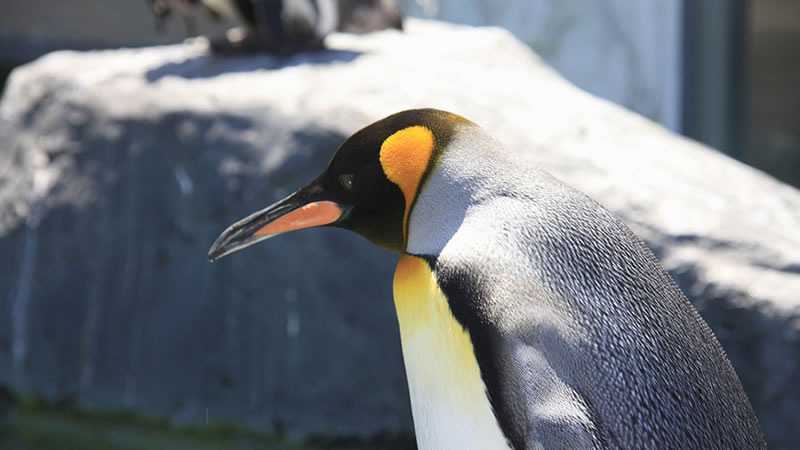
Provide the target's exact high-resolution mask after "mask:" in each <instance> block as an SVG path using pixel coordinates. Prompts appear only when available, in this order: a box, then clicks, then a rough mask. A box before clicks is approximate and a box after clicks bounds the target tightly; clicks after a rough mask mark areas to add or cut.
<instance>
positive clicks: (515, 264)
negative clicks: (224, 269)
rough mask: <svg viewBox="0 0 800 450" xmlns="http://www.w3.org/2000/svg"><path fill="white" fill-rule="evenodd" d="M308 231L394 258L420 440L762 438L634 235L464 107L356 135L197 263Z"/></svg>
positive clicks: (580, 443) (675, 442)
mask: <svg viewBox="0 0 800 450" xmlns="http://www.w3.org/2000/svg"><path fill="white" fill-rule="evenodd" d="M318 226H328V227H339V228H345V229H348V230H352V231H355V232H356V233H358V234H360V235H362V236H364V237H365V238H367V239H368V240H370V241H372V242H374V243H375V244H378V245H380V246H382V247H385V248H387V249H390V250H393V251H395V252H397V253H399V255H400V257H399V261H398V263H397V268H396V271H395V274H394V303H395V307H396V310H397V318H398V323H399V327H400V336H401V342H402V350H403V359H404V363H405V367H406V373H407V379H408V386H409V392H410V396H411V407H412V414H413V419H414V428H415V431H416V437H417V443H418V446H419V448H420V449H421V450H511V449H513V450H530V449H561V448H570V449H583V448H631V449H632V448H637V449H645V448H648V449H649V448H652V449H656V448H657V449H754V448H766V444H765V442H764V438H763V435H762V433H761V430H760V428H759V424H758V420H757V419H756V416H755V414H754V412H753V408H752V406H751V405H750V402H749V400H748V398H747V396H746V394H745V393H744V390H743V388H742V385H741V382H740V381H739V378H738V377H737V375H736V373H735V372H734V370H733V367H732V366H731V364H730V362H729V361H728V358H727V356H726V355H725V352H724V351H723V349H722V347H721V346H720V344H719V342H718V341H717V339H716V338H715V336H714V335H713V334H712V332H711V330H710V329H709V327H708V325H706V323H705V322H704V321H703V320H702V319H701V318H700V316H699V315H698V313H697V311H696V310H695V309H694V307H693V306H692V305H691V304H690V303H689V301H688V300H687V299H686V297H684V295H683V294H682V293H681V291H680V289H679V288H678V287H677V286H676V284H675V283H674V281H673V280H672V279H671V278H670V276H669V275H668V274H667V273H666V272H665V271H664V269H663V268H662V267H661V266H660V265H659V263H658V262H657V261H656V259H655V257H654V256H653V254H652V253H651V252H650V251H649V250H648V249H647V247H646V246H645V245H644V243H643V242H642V241H641V240H640V239H639V238H638V237H636V236H635V235H634V234H633V232H631V231H630V230H629V229H628V227H627V226H625V225H624V224H623V223H622V222H621V221H620V220H619V219H617V218H616V217H615V216H614V215H612V214H611V213H609V212H608V211H607V210H605V209H604V208H603V207H601V206H600V205H599V204H598V203H596V202H595V201H593V200H591V199H590V198H589V197H587V196H586V195H584V194H582V193H580V192H578V191H576V190H575V189H572V188H570V187H569V186H567V185H565V184H564V183H562V182H560V181H558V180H557V179H556V178H554V177H553V176H551V175H549V174H547V173H546V172H544V171H542V170H540V169H539V168H537V167H533V166H531V165H527V164H525V163H522V162H521V161H520V160H519V158H518V157H517V156H516V153H515V152H512V151H509V150H505V149H503V147H502V146H501V145H500V144H499V143H498V142H497V141H495V140H494V139H493V138H491V137H490V136H489V135H488V134H487V133H485V132H484V131H483V130H482V129H481V128H480V127H479V126H477V125H476V124H474V123H472V122H470V121H469V120H467V119H465V118H463V117H461V116H458V115H455V114H451V113H448V112H444V111H439V110H434V109H419V110H409V111H404V112H400V113H397V114H395V115H392V116H389V117H387V118H385V119H383V120H381V121H379V122H376V123H374V124H372V125H370V126H368V127H366V128H364V129H362V130H361V131H358V132H357V133H355V134H354V135H353V136H352V137H350V138H349V139H347V140H346V141H345V142H344V143H343V144H342V145H341V146H340V147H339V149H338V150H337V152H336V154H335V156H334V157H333V160H332V161H331V163H330V165H329V166H328V168H327V169H326V170H325V172H324V173H323V174H322V175H321V176H319V177H318V178H317V179H315V180H314V181H312V182H311V183H310V184H309V185H308V186H306V187H304V188H302V189H300V190H298V191H297V192H295V193H294V194H292V195H290V196H288V197H286V198H285V199H283V200H280V201H278V202H277V203H275V204H273V205H271V206H268V207H267V208H265V209H263V210H261V211H258V212H256V213H255V214H252V215H250V216H249V217H247V218H245V219H243V220H241V221H239V222H237V223H235V224H233V225H232V226H231V227H229V228H228V229H227V230H225V231H224V232H223V233H222V235H221V236H220V237H219V238H218V239H217V241H216V242H215V243H214V244H213V246H212V247H211V249H210V251H209V258H210V259H212V260H214V259H217V258H220V257H222V256H224V255H227V254H229V253H232V252H234V251H237V250H240V249H242V248H245V247H247V246H250V245H252V244H254V243H256V242H259V241H261V240H263V239H267V238H271V237H273V236H276V235H278V234H281V233H285V232H288V231H294V230H299V229H304V228H310V227H318Z"/></svg>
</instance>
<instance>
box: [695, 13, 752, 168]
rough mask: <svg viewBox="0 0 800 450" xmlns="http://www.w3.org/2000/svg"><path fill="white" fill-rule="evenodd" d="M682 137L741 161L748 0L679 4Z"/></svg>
mask: <svg viewBox="0 0 800 450" xmlns="http://www.w3.org/2000/svg"><path fill="white" fill-rule="evenodd" d="M683 23H684V32H683V68H684V75H683V96H682V97H683V100H682V105H683V106H682V110H683V119H682V126H681V131H682V132H683V134H685V135H687V136H689V137H691V138H693V139H697V140H699V141H701V142H703V143H706V144H708V145H710V146H712V147H715V148H717V149H720V150H722V151H723V152H725V153H727V154H729V155H730V156H732V157H734V158H740V157H741V155H742V147H743V145H744V142H745V140H746V130H745V129H744V127H743V126H742V125H743V120H742V119H743V117H744V113H745V111H746V109H745V108H746V105H745V102H746V98H747V95H746V89H747V86H746V83H745V61H744V59H745V48H746V47H745V45H746V31H747V26H746V23H747V0H684V2H683Z"/></svg>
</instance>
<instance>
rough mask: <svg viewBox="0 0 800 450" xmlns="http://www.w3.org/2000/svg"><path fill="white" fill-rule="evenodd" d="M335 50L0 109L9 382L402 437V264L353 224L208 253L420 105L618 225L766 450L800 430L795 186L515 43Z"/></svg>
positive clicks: (36, 83)
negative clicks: (684, 314)
mask: <svg viewBox="0 0 800 450" xmlns="http://www.w3.org/2000/svg"><path fill="white" fill-rule="evenodd" d="M330 43H331V44H332V45H333V47H334V48H335V50H332V51H328V52H324V53H318V54H313V55H301V56H297V57H293V58H291V59H286V60H277V59H272V58H269V57H263V58H255V59H231V60H215V59H210V58H209V57H208V56H206V49H205V47H204V45H203V43H202V42H200V41H198V42H194V43H188V44H184V45H178V46H170V47H160V48H147V49H141V50H118V51H106V52H95V53H72V52H62V53H56V54H51V55H49V56H47V57H45V58H42V59H40V60H39V61H37V62H35V63H33V64H31V65H29V66H27V67H24V68H22V69H19V70H17V71H15V72H14V73H13V75H12V77H11V80H10V84H9V86H8V90H7V92H6V95H5V98H4V99H3V102H2V107H1V108H2V109H0V114H2V116H1V117H2V119H3V120H4V121H5V122H6V123H5V124H4V126H5V131H4V132H0V133H5V135H6V138H5V139H3V143H4V144H5V150H4V151H3V152H2V153H0V236H2V239H0V251H1V252H2V254H3V256H4V258H5V261H6V265H5V266H4V267H6V268H7V269H6V270H4V271H1V272H0V379H2V380H3V381H5V382H8V383H11V384H13V385H14V386H15V387H16V388H17V389H21V390H26V391H29V392H35V393H39V394H42V395H46V396H48V397H51V398H59V397H64V396H74V397H75V398H77V399H78V400H79V402H80V403H81V404H82V405H84V406H94V407H109V408H115V407H130V408H134V409H136V410H139V411H144V412H148V413H156V414H162V415H167V416H171V417H173V418H175V420H179V421H202V420H203V418H204V417H205V412H206V409H208V413H209V414H210V416H211V417H212V418H227V419H232V420H237V421H242V422H244V423H247V424H250V425H253V426H256V427H260V428H266V429H269V427H271V426H275V427H277V428H279V429H287V430H288V431H289V432H291V433H293V434H304V433H308V432H327V433H373V432H377V431H380V430H386V429H388V430H404V429H409V427H410V419H409V413H408V406H407V400H406V392H405V383H404V375H403V369H402V364H401V361H400V349H399V342H398V337H397V330H396V325H395V319H394V317H393V312H392V305H391V294H390V278H391V270H392V269H391V267H392V260H393V257H392V256H391V255H388V254H386V253H384V252H382V251H380V250H377V249H375V248H373V247H372V246H371V245H370V244H368V243H366V242H365V241H362V240H360V239H359V238H356V237H354V236H351V235H348V234H347V233H345V232H341V231H338V230H317V231H307V232H302V233H298V234H294V235H289V236H285V237H279V238H277V239H275V240H273V241H271V242H269V243H267V244H265V245H260V246H257V247H255V248H253V249H251V250H248V251H246V252H244V253H242V254H237V255H235V256H233V257H231V258H226V259H225V260H222V261H221V262H220V263H218V264H214V265H210V264H208V263H206V261H205V252H206V250H207V248H208V245H209V244H210V243H211V241H212V240H213V238H214V237H215V236H216V234H217V233H218V232H220V231H221V230H222V229H223V228H224V226H226V225H227V224H229V223H230V222H231V221H232V220H234V219H236V218H238V217H240V216H241V215H243V214H245V213H248V212H250V211H252V210H254V209H255V208H259V207H261V206H263V205H265V204H267V203H269V202H271V201H272V200H274V199H276V198H278V197H280V196H282V195H284V194H285V193H287V192H288V191H289V190H291V189H293V188H294V187H296V186H299V185H301V184H302V183H304V182H306V181H307V180H308V179H310V177H312V176H314V175H315V174H316V173H317V172H318V171H319V170H320V169H322V168H323V167H324V166H325V164H326V161H327V159H328V158H329V157H330V156H331V154H332V153H333V151H334V150H335V147H336V145H337V143H338V142H339V141H340V140H341V139H342V138H344V137H345V136H346V135H348V134H350V133H351V132H353V131H355V130H356V129H357V128H359V127H361V126H363V125H365V124H367V123H369V122H371V121H373V120H376V119H378V118H380V117H382V116H384V115H387V114H390V113H393V112H396V111H398V110H401V109H406V108H411V107H420V106H432V107H438V108H443V109H449V110H453V111H456V112H459V113H461V114H464V115H466V116H468V117H470V118H472V119H474V120H475V121H477V122H479V123H481V124H482V125H484V126H485V128H487V129H488V130H490V131H491V133H492V134H494V135H495V136H496V137H497V138H498V139H500V140H501V141H503V142H504V143H505V144H506V145H508V146H510V147H511V148H514V149H517V150H518V152H519V158H520V160H523V159H530V160H533V161H535V162H537V163H538V164H540V165H542V166H543V167H545V168H546V169H548V170H549V171H551V172H552V173H554V174H555V175H556V176H558V177H560V178H562V179H563V180H565V181H567V182H569V183H571V184H572V185H574V186H576V187H578V188H580V189H582V190H584V191H585V192H587V193H589V194H590V195H592V196H593V197H595V198H596V199H597V200H599V201H600V202H602V203H603V204H605V205H606V206H608V207H609V208H611V209H612V210H614V211H616V212H617V213H618V214H619V215H621V216H622V217H623V218H624V219H625V220H626V221H627V222H628V223H629V224H630V225H631V226H632V227H633V228H634V230H635V231H637V232H638V233H639V234H640V235H641V236H643V237H644V238H645V239H646V240H647V242H648V243H649V245H650V246H651V247H652V248H653V249H654V250H655V251H656V253H657V254H658V255H659V257H660V258H661V260H662V261H663V262H664V264H665V266H666V267H667V268H668V269H669V270H670V271H671V272H672V274H673V275H674V276H675V277H676V279H677V280H678V282H679V283H680V284H681V286H682V287H683V289H684V290H685V292H686V293H687V295H688V296H689V297H690V298H691V299H692V300H693V301H694V303H695V304H696V305H697V306H698V308H699V309H700V311H701V314H702V315H703V316H704V317H705V318H706V319H707V320H708V321H709V323H710V325H711V326H712V328H713V329H714V330H715V332H716V333H717V335H718V336H719V337H720V339H721V341H722V344H723V346H724V347H725V349H726V350H727V351H728V353H729V355H730V357H731V359H732V361H733V363H734V365H735V366H736V368H737V370H738V373H739V375H740V376H741V378H742V381H743V382H744V385H745V387H746V389H747V390H748V393H749V394H750V397H751V399H752V401H753V404H754V406H755V408H756V410H757V412H758V414H759V417H760V418H761V420H762V424H763V426H764V429H765V431H766V434H767V437H768V440H769V441H770V444H771V446H772V447H773V448H796V447H797V446H800V438H798V436H797V433H796V425H797V417H798V413H800V390H798V389H797V388H796V383H797V380H798V379H800V298H798V293H800V237H798V229H800V193H798V191H796V190H794V189H792V188H790V187H788V186H786V185H783V184H781V183H779V182H777V181H775V180H773V179H772V178H770V177H768V176H766V175H764V174H762V173H760V172H758V171H755V170H753V169H750V168H748V167H746V166H744V165H742V164H739V163H737V162H735V161H733V160H731V159H729V158H727V157H725V156H723V155H721V154H719V153H717V152H715V151H713V150H710V149H708V148H705V147H703V146H701V145H699V144H696V143H693V142H690V141H687V140H684V139H682V138H680V137H677V136H675V135H672V134H671V133H669V132H667V131H665V130H664V129H662V128H660V127H659V126H657V125H655V124H653V123H651V122H649V121H647V120H645V119H642V118H640V117H638V116H636V115H634V114H631V113H628V112H626V111H624V110H622V109H621V108H619V107H617V106H614V105H612V104H609V103H607V102H604V101H601V100H597V99H595V98H593V97H591V96H589V95H588V94H585V93H583V92H581V91H579V90H578V89H576V88H574V87H572V86H571V85H569V84H568V83H566V82H565V81H563V80H562V79H561V78H559V77H558V76H557V75H555V74H554V72H553V71H551V70H550V69H549V68H547V67H546V66H545V65H544V64H542V63H541V61H540V60H539V59H538V58H537V57H536V56H535V55H533V54H532V53H531V52H530V51H529V50H528V49H527V48H526V47H525V46H524V45H522V44H520V43H518V42H517V41H515V40H514V39H513V38H511V37H510V36H509V35H508V34H507V33H506V32H503V31H500V30H495V29H471V28H463V27H457V26H448V25H442V24H435V23H429V22H420V21H410V22H409V24H408V32H407V33H406V34H399V33H395V32H386V33H381V34H377V35H373V36H370V37H361V38H358V37H345V36H332V39H331V40H330Z"/></svg>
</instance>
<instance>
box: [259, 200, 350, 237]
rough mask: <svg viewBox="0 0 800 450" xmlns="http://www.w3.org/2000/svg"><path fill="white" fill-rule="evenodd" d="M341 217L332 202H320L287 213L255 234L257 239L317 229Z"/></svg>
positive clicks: (337, 207) (337, 208)
mask: <svg viewBox="0 0 800 450" xmlns="http://www.w3.org/2000/svg"><path fill="white" fill-rule="evenodd" d="M341 216H342V209H341V208H339V205H337V204H336V203H334V202H331V201H321V202H313V203H309V204H307V205H305V206H303V207H302V208H298V209H295V210H294V211H291V212H288V213H286V214H284V215H283V216H281V217H278V218H277V219H275V220H273V221H272V222H270V223H268V224H266V225H264V226H263V227H261V228H259V229H258V231H256V232H255V235H256V236H258V237H262V236H271V235H275V234H280V233H286V232H288V231H294V230H302V229H303V228H311V227H318V226H322V225H328V224H330V223H333V222H336V221H337V220H339V218H340V217H341Z"/></svg>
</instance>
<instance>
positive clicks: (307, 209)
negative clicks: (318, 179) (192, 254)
mask: <svg viewBox="0 0 800 450" xmlns="http://www.w3.org/2000/svg"><path fill="white" fill-rule="evenodd" d="M348 209H349V208H347V207H344V206H343V205H341V204H339V203H337V202H335V201H332V200H328V199H325V198H323V195H322V188H321V187H319V186H318V185H316V184H312V185H311V186H309V187H307V188H304V189H301V190H300V191H297V192H295V193H294V194H292V195H290V196H288V197H286V198H284V199H283V200H280V201H277V202H275V203H273V204H272V205H270V206H268V207H266V208H264V209H262V210H261V211H258V212H255V213H253V214H251V215H249V216H247V217H245V218H244V219H242V220H240V221H238V222H236V223H234V224H233V225H231V226H230V227H228V229H226V230H225V231H223V232H222V234H221V235H220V236H219V237H218V238H217V240H216V241H214V244H213V245H212V246H211V248H210V249H209V250H208V259H209V261H212V262H213V261H216V260H217V259H219V258H222V257H223V256H225V255H229V254H231V253H233V252H237V251H239V250H242V249H243V248H246V247H249V246H251V245H253V244H256V243H258V242H261V241H263V240H265V239H269V238H271V237H273V236H277V235H279V234H283V233H288V232H289V231H295V230H302V229H304V228H312V227H319V226H324V225H331V224H333V223H335V222H337V221H338V220H340V219H341V218H342V217H344V216H345V214H346V213H347V211H348Z"/></svg>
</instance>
